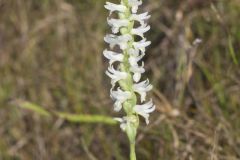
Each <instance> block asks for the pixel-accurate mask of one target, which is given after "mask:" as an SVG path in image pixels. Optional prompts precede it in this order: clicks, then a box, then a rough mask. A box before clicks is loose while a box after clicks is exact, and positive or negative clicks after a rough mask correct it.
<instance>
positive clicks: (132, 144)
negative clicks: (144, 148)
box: [130, 142, 137, 160]
mask: <svg viewBox="0 0 240 160" xmlns="http://www.w3.org/2000/svg"><path fill="white" fill-rule="evenodd" d="M136 159H137V158H136V152H135V142H130V160H136Z"/></svg>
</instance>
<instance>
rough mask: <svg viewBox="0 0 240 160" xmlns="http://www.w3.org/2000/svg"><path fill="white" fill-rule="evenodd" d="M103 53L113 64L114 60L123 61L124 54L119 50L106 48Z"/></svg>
mask: <svg viewBox="0 0 240 160" xmlns="http://www.w3.org/2000/svg"><path fill="white" fill-rule="evenodd" d="M103 55H104V56H105V57H106V58H107V59H109V64H110V65H112V64H113V63H114V62H116V61H118V62H122V61H123V58H124V56H123V54H121V53H117V52H113V51H109V50H106V49H105V50H104V51H103Z"/></svg>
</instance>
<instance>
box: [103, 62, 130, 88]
mask: <svg viewBox="0 0 240 160" xmlns="http://www.w3.org/2000/svg"><path fill="white" fill-rule="evenodd" d="M106 74H107V75H108V76H109V77H110V78H111V79H112V80H111V84H112V88H113V87H114V86H115V83H116V82H117V81H119V80H121V79H126V78H127V73H126V72H121V71H118V70H115V69H114V68H113V66H109V67H108V70H107V71H106Z"/></svg>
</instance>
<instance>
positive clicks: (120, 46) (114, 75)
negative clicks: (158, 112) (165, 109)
mask: <svg viewBox="0 0 240 160" xmlns="http://www.w3.org/2000/svg"><path fill="white" fill-rule="evenodd" d="M141 4H142V0H121V2H120V4H114V3H111V2H106V5H105V8H106V9H108V10H109V11H110V14H109V18H108V19H107V22H108V24H109V25H110V26H111V30H112V34H107V35H106V36H105V37H104V41H105V42H106V43H108V44H109V46H110V50H108V49H106V50H104V51H103V54H104V56H105V57H106V58H107V59H109V67H108V70H107V71H106V74H107V75H108V76H109V77H110V78H111V85H112V87H111V90H110V96H111V98H112V99H113V100H114V110H115V111H117V112H118V111H120V110H122V109H123V110H124V112H125V113H126V115H125V116H123V117H121V118H115V119H116V120H117V121H119V122H120V123H121V124H120V127H121V129H122V130H123V131H125V132H126V133H127V135H128V138H129V140H130V144H131V145H130V146H131V153H130V158H131V160H132V159H136V156H135V138H136V134H137V128H138V126H139V115H140V116H142V117H143V118H144V119H145V122H146V123H147V124H148V123H149V114H150V113H151V112H153V111H154V110H155V106H154V104H153V102H152V100H150V101H148V102H145V101H146V95H147V92H148V91H150V90H151V89H152V85H151V84H149V80H148V79H146V80H143V81H141V79H142V74H143V73H144V72H145V69H144V62H141V59H142V58H143V57H144V55H145V50H146V49H145V48H146V47H147V46H149V45H150V44H151V42H150V41H147V40H146V38H145V37H144V33H145V32H147V31H148V30H149V29H150V26H149V25H148V24H147V23H146V20H147V19H149V18H150V15H149V14H148V13H147V12H146V13H141V14H138V13H137V11H138V7H139V6H140V5H141ZM113 13H116V15H113ZM114 17H118V18H114ZM136 39H139V40H136Z"/></svg>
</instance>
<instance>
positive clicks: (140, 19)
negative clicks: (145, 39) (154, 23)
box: [130, 12, 151, 25]
mask: <svg viewBox="0 0 240 160" xmlns="http://www.w3.org/2000/svg"><path fill="white" fill-rule="evenodd" d="M150 17H151V16H150V15H148V12H145V13H142V14H132V15H131V17H130V20H133V21H138V22H139V23H140V24H141V25H144V21H145V20H147V19H149V18H150Z"/></svg>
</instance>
